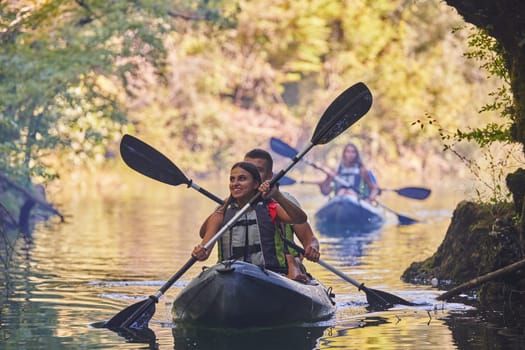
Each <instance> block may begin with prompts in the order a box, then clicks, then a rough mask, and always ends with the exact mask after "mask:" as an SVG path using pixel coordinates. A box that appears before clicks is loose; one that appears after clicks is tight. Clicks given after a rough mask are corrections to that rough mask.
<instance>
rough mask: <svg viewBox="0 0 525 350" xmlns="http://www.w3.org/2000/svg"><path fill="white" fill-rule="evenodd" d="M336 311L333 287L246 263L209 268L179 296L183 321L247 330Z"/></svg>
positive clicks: (176, 308)
mask: <svg viewBox="0 0 525 350" xmlns="http://www.w3.org/2000/svg"><path fill="white" fill-rule="evenodd" d="M334 312H335V303H334V300H333V294H332V293H331V289H329V288H326V287H325V286H323V285H322V284H321V283H320V282H319V281H317V280H315V279H312V280H310V281H309V282H307V283H303V282H297V281H294V280H291V279H289V278H287V277H286V276H284V275H282V274H278V273H275V272H273V271H269V270H265V269H262V268H260V267H259V266H256V265H253V264H249V263H245V262H243V261H225V262H221V263H218V264H216V265H214V266H212V267H209V268H205V269H204V270H203V271H202V272H201V273H200V274H199V275H198V276H197V277H195V278H194V279H193V280H192V281H191V282H190V283H189V284H188V285H187V286H186V287H185V288H184V289H183V290H182V291H181V292H180V293H179V294H178V295H177V297H176V298H175V300H174V302H173V309H172V314H173V318H174V321H175V322H177V323H184V324H194V325H200V326H207V327H220V328H247V327H267V326H281V325H289V324H303V323H311V322H316V321H321V320H326V319H328V318H330V317H332V315H333V314H334Z"/></svg>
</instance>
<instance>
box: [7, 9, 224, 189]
mask: <svg viewBox="0 0 525 350" xmlns="http://www.w3.org/2000/svg"><path fill="white" fill-rule="evenodd" d="M181 2H182V0H181ZM205 3H206V4H208V6H212V5H215V2H213V1H211V2H210V1H206V2H205ZM176 5H180V6H179V7H181V8H183V9H185V7H184V6H183V5H181V4H176V3H174V2H172V1H140V2H136V1H133V2H128V1H89V2H88V1H82V0H77V1H70V0H54V1H40V2H34V1H3V2H2V3H1V4H0V13H1V14H2V16H1V20H0V21H1V22H0V43H1V45H0V95H1V96H2V98H1V99H0V154H2V157H1V158H0V172H2V173H4V174H9V175H10V176H11V177H13V178H14V179H16V180H17V181H18V182H20V183H21V184H24V183H25V184H27V183H29V182H30V180H31V178H33V177H36V176H40V177H43V178H53V177H54V176H57V172H56V171H54V169H53V166H52V165H53V164H54V165H55V167H56V160H57V159H58V156H57V154H59V155H64V157H68V158H69V159H70V160H74V161H75V162H79V161H80V162H82V160H83V159H88V158H95V157H102V156H103V155H104V152H105V151H106V147H105V145H106V144H107V142H108V140H110V139H111V137H112V136H113V135H117V136H120V134H121V132H122V128H123V127H124V126H125V125H126V123H127V120H126V106H124V105H123V104H122V101H123V99H124V96H123V93H122V91H125V92H126V93H127V94H128V95H132V92H133V91H132V89H131V86H130V82H133V79H134V77H136V75H137V73H138V68H139V67H144V66H147V67H151V68H152V70H153V71H154V72H155V74H161V72H162V67H163V65H164V57H165V53H166V51H165V48H164V42H163V38H164V35H165V34H166V33H167V32H169V31H170V30H173V28H172V25H171V24H172V19H173V17H176V16H179V15H181V13H182V12H177V11H175V9H173V8H171V6H176ZM190 5H191V6H192V7H191V9H192V13H193V14H196V15H195V16H194V18H195V19H208V18H212V19H213V20H217V21H218V18H219V17H218V16H213V15H214V14H216V12H214V11H211V10H207V9H206V8H205V7H203V5H202V4H201V3H200V2H193V3H191V4H190ZM124 95H125V94H124Z"/></svg>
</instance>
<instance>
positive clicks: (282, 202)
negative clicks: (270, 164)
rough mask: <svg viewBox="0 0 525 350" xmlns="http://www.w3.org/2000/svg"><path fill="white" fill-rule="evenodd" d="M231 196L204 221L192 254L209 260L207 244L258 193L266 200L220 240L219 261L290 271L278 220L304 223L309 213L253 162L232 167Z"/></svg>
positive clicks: (258, 204)
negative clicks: (283, 256)
mask: <svg viewBox="0 0 525 350" xmlns="http://www.w3.org/2000/svg"><path fill="white" fill-rule="evenodd" d="M229 188H230V196H229V198H228V199H227V200H226V202H225V204H224V205H223V206H220V207H219V208H217V209H216V210H215V211H214V212H213V213H212V214H211V215H210V216H209V217H208V218H207V219H206V222H205V224H204V236H203V238H202V241H201V243H200V244H199V245H197V246H196V247H195V248H194V249H193V252H192V255H193V256H194V257H195V258H196V259H197V260H200V261H203V260H206V259H208V257H209V255H210V251H211V249H209V250H207V249H205V248H204V245H205V244H206V243H207V242H208V241H209V240H210V239H211V238H212V237H213V236H214V235H215V234H216V233H217V232H218V231H219V229H220V228H221V227H222V226H223V225H224V224H225V223H227V222H228V221H229V220H230V219H231V218H232V217H233V216H234V215H235V214H236V213H237V212H238V211H239V210H240V209H242V208H243V207H244V206H245V205H246V204H247V203H248V202H249V201H250V200H251V199H252V198H253V197H254V196H255V195H256V194H257V193H258V192H261V193H262V200H261V201H260V202H258V203H257V204H255V205H254V207H253V208H250V209H249V210H248V211H247V212H246V213H245V214H244V216H242V217H241V218H240V219H239V220H238V221H237V223H236V224H234V225H233V226H232V228H230V230H229V231H227V232H225V233H224V234H223V235H222V236H221V238H220V239H219V241H218V242H219V260H220V261H222V260H228V259H241V260H243V261H246V262H250V263H253V264H255V265H259V266H263V267H265V268H267V269H269V270H273V271H276V272H280V273H288V269H287V268H284V269H283V266H282V264H281V263H280V262H279V261H278V250H279V248H278V244H276V243H277V242H276V235H275V227H276V222H277V221H280V222H283V223H290V224H302V223H304V222H306V220H307V216H306V213H305V212H304V211H303V210H302V209H301V208H299V207H298V206H296V205H295V204H294V203H293V202H291V201H290V200H289V199H287V198H286V197H285V196H284V195H283V194H282V193H281V192H280V191H279V189H278V186H274V187H272V188H270V185H269V181H264V182H263V181H262V179H261V176H260V174H259V171H258V170H257V167H256V166H255V165H253V164H252V163H248V162H239V163H235V164H234V165H233V167H232V168H231V170H230V181H229Z"/></svg>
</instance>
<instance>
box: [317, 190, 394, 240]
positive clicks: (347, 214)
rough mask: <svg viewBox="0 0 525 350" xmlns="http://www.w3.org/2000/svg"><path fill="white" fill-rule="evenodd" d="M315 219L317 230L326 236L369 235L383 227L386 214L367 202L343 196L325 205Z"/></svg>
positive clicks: (336, 197)
mask: <svg viewBox="0 0 525 350" xmlns="http://www.w3.org/2000/svg"><path fill="white" fill-rule="evenodd" d="M315 219H316V220H315V223H316V228H317V229H318V230H319V231H320V232H322V233H325V234H338V233H339V234H348V233H368V232H372V231H376V230H378V229H380V228H381V227H382V226H383V224H384V223H385V213H384V211H383V209H382V208H381V207H379V206H376V205H373V204H372V203H370V202H368V201H366V200H363V199H359V198H356V197H354V196H351V195H342V196H335V197H333V198H332V199H330V200H329V201H328V202H327V203H326V204H324V205H323V206H322V207H321V208H320V209H319V210H318V211H317V212H316V213H315Z"/></svg>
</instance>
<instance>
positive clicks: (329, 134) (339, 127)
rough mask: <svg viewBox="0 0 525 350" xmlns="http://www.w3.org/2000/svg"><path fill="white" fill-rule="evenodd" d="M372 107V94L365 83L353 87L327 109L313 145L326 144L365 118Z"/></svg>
mask: <svg viewBox="0 0 525 350" xmlns="http://www.w3.org/2000/svg"><path fill="white" fill-rule="evenodd" d="M371 106H372V93H371V92H370V90H369V89H368V87H367V86H366V85H365V84H364V83H357V84H355V85H352V86H351V87H349V88H348V89H346V90H345V91H343V93H341V94H340V95H339V96H338V97H337V98H336V99H335V100H334V101H333V102H332V103H331V104H330V106H329V107H328V108H327V109H326V111H325V112H324V113H323V115H322V116H321V120H319V123H318V124H317V127H316V128H315V131H314V134H313V136H312V140H311V142H312V144H314V145H319V144H321V145H322V144H326V143H328V142H330V141H331V140H333V139H334V138H335V137H337V136H338V135H339V134H341V133H342V132H343V131H345V130H346V129H348V128H349V127H350V126H351V125H352V124H354V123H355V122H357V121H358V120H359V119H361V117H362V116H364V115H365V114H366V113H367V112H368V111H369V110H370V107H371Z"/></svg>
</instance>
